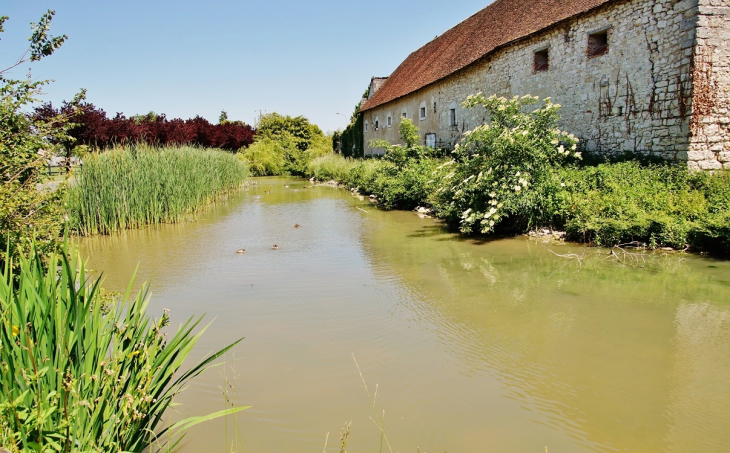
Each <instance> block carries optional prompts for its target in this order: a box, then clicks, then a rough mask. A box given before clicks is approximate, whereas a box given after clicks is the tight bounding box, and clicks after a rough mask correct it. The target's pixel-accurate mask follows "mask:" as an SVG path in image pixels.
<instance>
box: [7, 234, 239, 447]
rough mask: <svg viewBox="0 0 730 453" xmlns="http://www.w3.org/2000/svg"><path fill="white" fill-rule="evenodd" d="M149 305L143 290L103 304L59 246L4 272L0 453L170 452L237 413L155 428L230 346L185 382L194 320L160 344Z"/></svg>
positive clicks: (94, 285) (161, 326)
mask: <svg viewBox="0 0 730 453" xmlns="http://www.w3.org/2000/svg"><path fill="white" fill-rule="evenodd" d="M13 269H17V271H14V270H13ZM130 288H131V284H130ZM147 305H148V298H147V297H146V289H144V290H143V291H140V292H139V293H138V295H137V296H136V297H134V298H131V297H130V289H128V290H127V294H126V296H125V298H124V302H121V303H116V304H111V305H110V304H109V303H108V301H106V300H105V299H104V298H103V296H102V294H101V293H100V290H99V282H98V280H97V281H94V280H92V279H90V278H89V277H88V276H87V273H86V270H85V269H84V264H83V262H82V261H81V260H80V259H79V258H78V257H76V256H75V255H74V254H73V253H71V252H70V251H69V249H68V248H67V247H66V248H65V249H64V253H63V254H61V255H59V256H51V257H49V258H47V259H44V258H42V257H41V256H40V255H39V254H38V253H36V252H35V250H33V251H32V252H31V255H30V256H29V257H21V259H20V263H19V266H15V267H14V266H11V265H7V266H6V267H5V269H4V270H3V271H2V276H1V278H0V450H2V449H3V448H4V449H7V450H8V451H10V452H11V453H16V452H21V451H28V452H29V451H43V452H65V453H68V452H81V451H84V452H111V451H115V452H121V451H124V452H142V451H158V450H169V449H170V448H172V447H174V445H175V443H176V441H179V439H180V436H179V434H181V431H184V430H185V429H186V428H188V427H190V426H192V425H194V424H197V423H200V422H202V421H205V420H208V419H210V418H214V417H217V416H224V415H228V414H231V413H234V412H237V411H240V410H243V409H244V408H228V409H226V410H225V411H222V412H219V413H215V414H211V415H208V416H202V417H194V418H190V419H186V420H183V421H181V422H179V423H176V424H174V425H168V426H163V425H164V422H163V414H164V413H165V411H166V410H167V409H168V408H170V407H171V405H172V402H173V398H174V397H175V395H177V394H178V393H179V392H180V391H182V389H183V388H184V387H185V386H186V385H187V384H188V383H189V381H190V379H192V378H193V377H195V376H197V375H198V374H200V373H201V372H202V371H204V370H205V369H206V368H207V367H209V364H210V363H211V362H212V361H213V360H215V359H217V358H218V357H220V356H221V355H223V354H224V353H225V352H226V351H228V350H229V349H230V348H231V347H232V346H233V345H230V346H227V347H225V348H223V349H222V350H220V351H218V352H217V353H215V354H212V355H210V356H209V357H208V358H206V359H204V360H203V361H202V362H201V363H199V364H197V365H195V366H194V367H192V368H191V369H189V370H188V371H186V372H184V373H183V372H181V367H182V366H183V362H184V360H185V358H186V356H187V355H188V354H189V353H190V350H191V349H192V348H193V346H194V345H195V343H196V341H197V340H198V338H199V337H200V335H202V332H200V333H197V334H193V330H194V329H195V328H196V327H197V326H198V324H199V323H200V319H194V318H191V319H189V320H188V321H187V322H185V323H184V324H183V325H182V326H181V327H179V328H178V329H177V331H172V332H170V334H169V336H168V335H167V334H166V333H165V332H164V331H165V330H166V329H165V327H166V326H167V324H168V323H169V318H168V315H167V313H166V312H165V313H164V314H163V315H162V317H161V318H159V319H157V320H154V319H152V318H151V317H150V316H149V315H148V314H147ZM203 330H205V329H203ZM239 341H240V340H239ZM234 344H235V343H234Z"/></svg>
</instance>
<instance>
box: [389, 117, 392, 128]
mask: <svg viewBox="0 0 730 453" xmlns="http://www.w3.org/2000/svg"><path fill="white" fill-rule="evenodd" d="M392 125H393V120H392V119H391V118H390V117H388V127H390V126H392Z"/></svg>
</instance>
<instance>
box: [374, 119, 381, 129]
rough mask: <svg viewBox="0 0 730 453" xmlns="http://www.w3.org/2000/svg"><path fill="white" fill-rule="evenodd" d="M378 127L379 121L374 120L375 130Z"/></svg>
mask: <svg viewBox="0 0 730 453" xmlns="http://www.w3.org/2000/svg"><path fill="white" fill-rule="evenodd" d="M379 127H380V121H379V120H375V130H376V131H377V130H378V128H379Z"/></svg>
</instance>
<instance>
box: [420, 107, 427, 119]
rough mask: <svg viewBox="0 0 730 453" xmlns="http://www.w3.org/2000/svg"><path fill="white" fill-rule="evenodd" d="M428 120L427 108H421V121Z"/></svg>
mask: <svg viewBox="0 0 730 453" xmlns="http://www.w3.org/2000/svg"><path fill="white" fill-rule="evenodd" d="M423 118H426V107H421V119H423Z"/></svg>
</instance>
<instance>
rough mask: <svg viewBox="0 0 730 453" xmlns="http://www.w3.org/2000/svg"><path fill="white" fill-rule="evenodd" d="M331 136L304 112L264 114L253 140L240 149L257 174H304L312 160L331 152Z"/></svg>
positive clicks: (242, 156) (242, 155) (241, 154)
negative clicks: (292, 115)
mask: <svg viewBox="0 0 730 453" xmlns="http://www.w3.org/2000/svg"><path fill="white" fill-rule="evenodd" d="M332 140H333V138H332V136H329V135H325V134H324V133H322V130H321V129H320V128H319V127H317V126H316V125H314V124H310V123H309V120H308V119H306V118H304V117H303V116H298V117H296V118H292V117H290V116H283V115H279V114H278V113H271V114H269V115H266V116H264V117H263V119H262V120H261V123H259V128H258V129H257V132H256V138H255V140H254V143H253V144H252V145H251V146H249V147H248V148H246V149H244V150H241V151H240V158H241V159H243V160H244V161H245V162H247V163H248V165H249V167H250V169H251V171H252V173H253V174H254V175H255V176H276V175H297V176H301V175H304V173H305V172H306V171H307V165H308V163H309V162H311V161H312V160H314V159H316V158H317V157H320V156H324V155H328V154H332V152H333V150H332Z"/></svg>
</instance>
